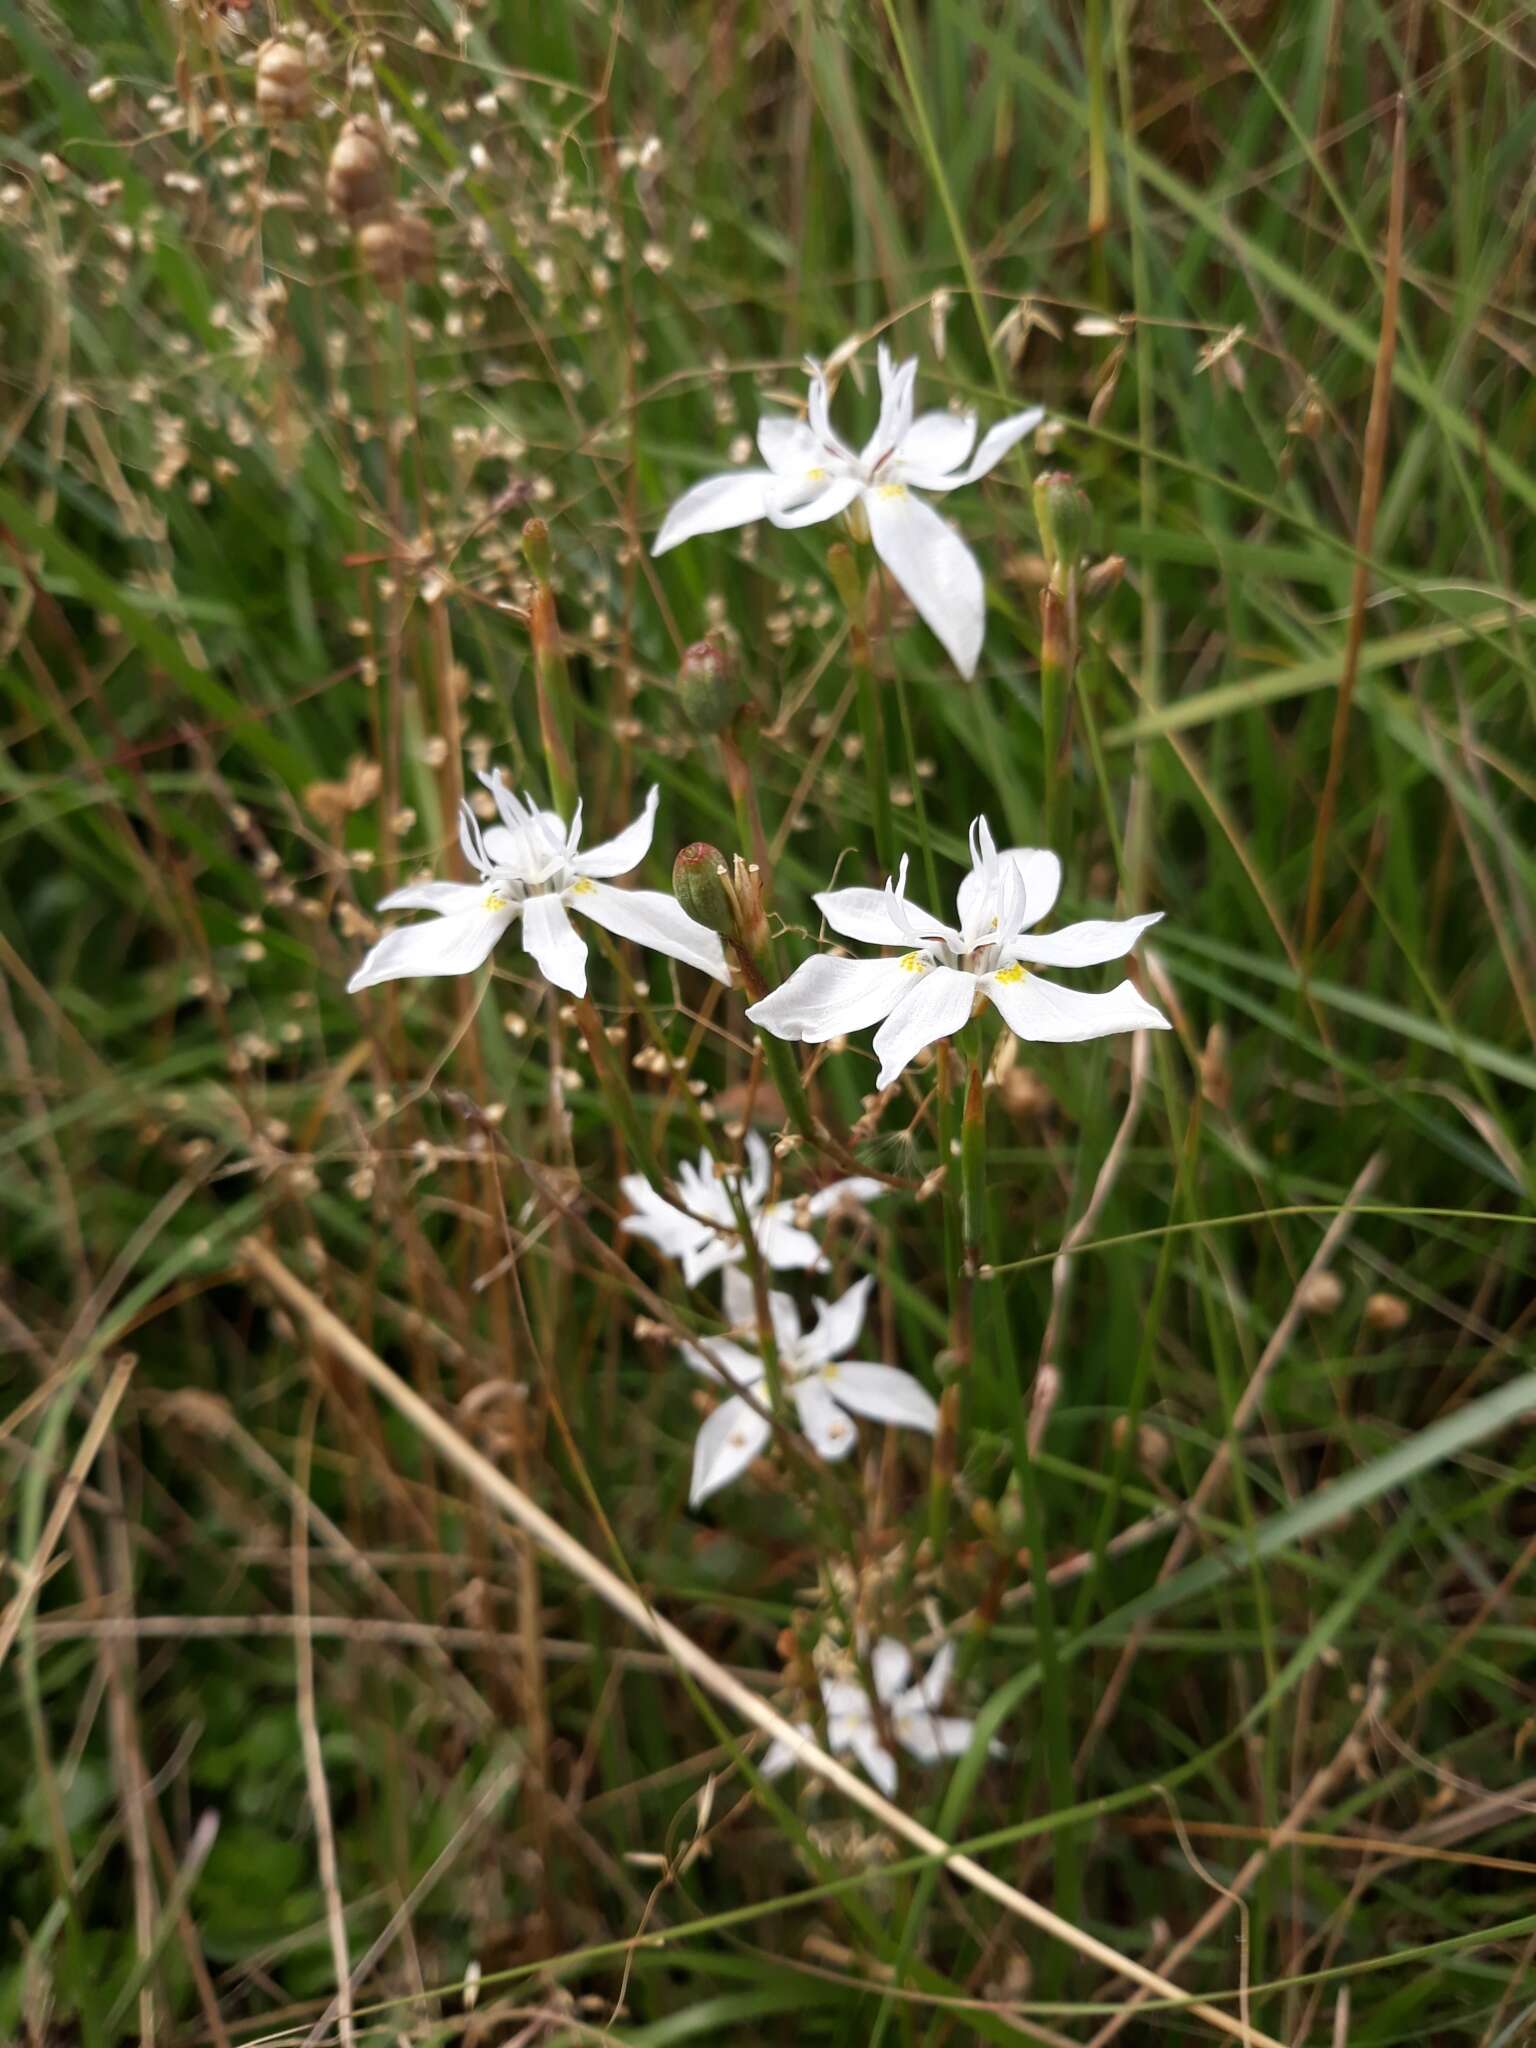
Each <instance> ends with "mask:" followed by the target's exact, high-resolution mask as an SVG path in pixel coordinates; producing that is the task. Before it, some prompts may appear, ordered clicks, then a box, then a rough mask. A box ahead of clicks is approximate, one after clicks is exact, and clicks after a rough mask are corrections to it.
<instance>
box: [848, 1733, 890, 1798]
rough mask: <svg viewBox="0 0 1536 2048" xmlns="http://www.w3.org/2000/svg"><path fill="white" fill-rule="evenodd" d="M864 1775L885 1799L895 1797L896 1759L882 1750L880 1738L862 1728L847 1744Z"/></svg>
mask: <svg viewBox="0 0 1536 2048" xmlns="http://www.w3.org/2000/svg"><path fill="white" fill-rule="evenodd" d="M848 1747H849V1748H850V1749H851V1750H852V1751H853V1753H854V1755H855V1756H856V1757H857V1758H858V1760H859V1762H860V1763H861V1764H862V1765H863V1766H864V1774H865V1776H866V1777H868V1778H869V1779H870V1780H871V1781H872V1782H873V1783H874V1784H876V1785H878V1786H879V1787H880V1790H881V1791H882V1792H883V1793H884V1794H885V1796H886V1798H887V1799H894V1798H895V1797H896V1759H895V1757H893V1756H892V1755H891V1752H890V1751H889V1750H888V1749H883V1748H882V1747H881V1744H880V1738H879V1737H878V1736H877V1735H876V1733H875V1731H874V1729H873V1728H870V1727H864V1728H861V1729H860V1730H858V1732H857V1733H856V1734H854V1735H853V1736H852V1737H851V1738H850V1739H849V1743H848Z"/></svg>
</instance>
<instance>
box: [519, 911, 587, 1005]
mask: <svg viewBox="0 0 1536 2048" xmlns="http://www.w3.org/2000/svg"><path fill="white" fill-rule="evenodd" d="M523 944H524V945H525V946H526V947H527V948H528V950H529V952H530V953H531V954H532V955H533V957H534V959H535V960H536V961H537V962H538V967H539V972H540V974H542V975H543V977H544V979H545V980H546V981H552V982H553V983H554V985H555V987H556V988H563V989H564V990H566V992H567V993H568V994H569V995H573V996H584V995H585V994H586V992H587V942H586V940H585V939H584V938H583V937H582V936H581V934H580V932H578V931H577V929H576V927H575V925H573V924H572V923H571V920H570V919H569V918H568V917H567V916H566V914H565V905H564V904H563V903H562V902H561V900H560V898H559V897H558V896H530V897H529V898H528V899H527V901H526V902H525V903H524V905H523Z"/></svg>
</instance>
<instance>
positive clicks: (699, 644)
mask: <svg viewBox="0 0 1536 2048" xmlns="http://www.w3.org/2000/svg"><path fill="white" fill-rule="evenodd" d="M677 695H678V701H679V703H680V704H681V705H682V707H683V716H684V717H685V718H686V719H687V721H688V723H689V724H690V725H691V726H692V727H693V729H694V731H695V732H698V733H716V732H724V731H725V729H726V727H727V726H728V725H729V724H730V722H731V720H732V719H733V718H734V717H735V716H736V714H737V712H738V711H739V710H740V709H741V707H742V705H743V704H744V703H745V701H746V692H745V691H744V690H743V689H742V686H741V671H740V669H739V667H738V665H737V661H736V657H735V655H734V654H733V653H732V652H731V651H730V649H729V648H727V647H722V646H721V645H720V643H719V642H718V641H715V640H696V641H695V642H694V644H693V645H692V646H691V647H690V648H688V649H686V650H685V652H684V654H683V659H682V662H681V663H680V665H679V667H678V671H677Z"/></svg>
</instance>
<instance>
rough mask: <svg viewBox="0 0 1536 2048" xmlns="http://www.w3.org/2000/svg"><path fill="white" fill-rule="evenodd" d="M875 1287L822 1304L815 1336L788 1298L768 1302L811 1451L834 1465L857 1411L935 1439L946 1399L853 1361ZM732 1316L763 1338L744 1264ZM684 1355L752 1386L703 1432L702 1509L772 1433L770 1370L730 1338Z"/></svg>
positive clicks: (860, 1284)
mask: <svg viewBox="0 0 1536 2048" xmlns="http://www.w3.org/2000/svg"><path fill="white" fill-rule="evenodd" d="M874 1284H875V1283H874V1281H873V1280H872V1279H870V1278H868V1277H866V1278H865V1279H863V1280H857V1281H855V1282H854V1284H853V1286H852V1287H850V1288H849V1290H848V1292H847V1293H846V1294H845V1295H843V1296H842V1297H841V1299H840V1300H838V1301H833V1302H827V1301H818V1302H817V1303H816V1324H815V1327H814V1328H813V1329H810V1330H807V1329H806V1328H805V1327H804V1325H803V1324H802V1323H801V1320H800V1311H799V1310H798V1309H797V1308H796V1307H795V1304H794V1303H793V1301H791V1300H790V1298H789V1296H788V1295H787V1294H770V1295H769V1297H768V1310H769V1314H770V1316H771V1318H772V1322H773V1341H774V1346H775V1348H776V1350H777V1352H778V1360H779V1374H780V1378H781V1380H782V1383H783V1385H784V1387H785V1389H786V1391H787V1392H788V1394H789V1396H790V1398H791V1399H792V1400H793V1402H794V1404H795V1411H796V1413H797V1415H798V1416H799V1418H800V1427H801V1428H802V1429H803V1430H804V1432H805V1434H806V1437H807V1439H808V1440H809V1442H810V1446H811V1449H812V1450H813V1451H815V1452H816V1454H817V1456H818V1457H821V1458H825V1459H827V1461H828V1462H829V1463H831V1462H834V1461H835V1460H837V1459H838V1458H846V1457H847V1455H848V1453H849V1452H850V1451H851V1450H852V1449H853V1446H854V1442H855V1439H856V1432H855V1430H854V1427H853V1424H852V1423H851V1422H850V1421H849V1420H848V1417H849V1416H850V1415H863V1416H867V1417H868V1419H869V1420H870V1421H871V1422H889V1423H893V1424H894V1425H895V1426H896V1427H897V1428H899V1429H923V1430H926V1431H927V1432H928V1434H929V1435H930V1436H932V1434H933V1432H934V1429H935V1428H936V1427H937V1424H938V1420H939V1410H938V1405H937V1403H936V1402H935V1401H934V1399H933V1396H932V1395H931V1394H930V1393H929V1392H928V1390H927V1389H926V1387H922V1386H920V1385H919V1384H918V1382H917V1381H916V1380H915V1379H913V1377H912V1375H911V1373H909V1372H902V1371H901V1370H900V1368H899V1367H897V1366H894V1365H874V1364H871V1363H868V1362H866V1361H865V1360H863V1359H850V1358H847V1357H846V1356H845V1354H846V1353H847V1352H848V1351H850V1350H851V1349H852V1348H853V1346H854V1344H855V1343H856V1342H857V1341H858V1335H859V1332H860V1330H862V1329H863V1327H864V1314H865V1310H866V1308H867V1307H868V1304H869V1294H870V1289H871V1288H872V1287H873V1286H874ZM725 1314H726V1318H727V1320H728V1321H729V1322H730V1323H731V1325H732V1327H733V1328H735V1329H738V1330H741V1331H742V1332H743V1333H745V1334H746V1335H748V1336H749V1337H755V1336H756V1335H757V1307H756V1303H755V1301H754V1299H753V1294H752V1283H751V1282H750V1281H749V1280H748V1279H747V1277H746V1275H745V1274H744V1273H742V1272H740V1271H739V1270H737V1269H735V1268H732V1269H731V1270H730V1271H728V1272H727V1273H726V1276H725ZM678 1349H679V1350H680V1351H681V1352H682V1354H683V1356H684V1357H685V1358H686V1359H687V1361H688V1363H689V1364H690V1365H691V1366H693V1367H694V1368H695V1370H696V1371H698V1372H702V1373H706V1374H708V1376H709V1377H710V1378H711V1379H713V1380H724V1381H725V1382H726V1383H727V1385H729V1386H733V1387H740V1388H745V1389H746V1391H747V1392H748V1393H750V1394H751V1395H752V1396H753V1400H752V1401H746V1400H743V1399H742V1397H741V1395H740V1394H739V1393H736V1394H733V1395H732V1396H731V1398H730V1399H729V1400H728V1401H722V1402H721V1403H720V1406H719V1407H718V1408H717V1409H716V1410H715V1412H714V1414H713V1415H711V1416H710V1417H709V1419H708V1420H707V1421H706V1422H705V1424H704V1426H703V1428H702V1429H701V1430H700V1431H699V1435H698V1440H697V1442H696V1443H695V1444H694V1447H693V1483H692V1485H691V1487H690V1488H689V1493H688V1505H689V1506H690V1507H695V1508H696V1507H697V1506H698V1505H699V1503H700V1502H701V1501H704V1500H707V1499H708V1498H709V1496H710V1495H711V1494H712V1493H718V1492H719V1491H720V1489H721V1487H722V1486H729V1485H730V1483H731V1481H732V1480H733V1479H739V1478H740V1476H741V1474H742V1473H743V1472H745V1471H746V1469H747V1467H748V1466H749V1465H750V1464H751V1463H752V1460H753V1459H754V1458H755V1457H757V1456H758V1454H759V1453H760V1452H761V1451H762V1450H763V1449H764V1447H765V1446H766V1444H767V1442H768V1438H769V1436H770V1434H771V1430H770V1427H769V1423H768V1418H767V1414H766V1412H765V1410H766V1407H767V1400H768V1394H767V1388H766V1386H765V1385H764V1380H765V1378H766V1376H767V1367H766V1366H765V1365H764V1364H763V1361H762V1359H761V1358H760V1357H759V1355H758V1353H757V1352H756V1351H752V1350H748V1349H747V1348H746V1346H744V1345H742V1344H738V1343H737V1342H736V1341H735V1340H734V1339H733V1338H730V1337H712V1338H710V1339H708V1340H707V1344H706V1345H705V1346H703V1347H701V1346H700V1345H697V1344H680V1345H679V1346H678ZM754 1403H755V1405H754Z"/></svg>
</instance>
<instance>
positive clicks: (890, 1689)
mask: <svg viewBox="0 0 1536 2048" xmlns="http://www.w3.org/2000/svg"><path fill="white" fill-rule="evenodd" d="M869 1671H870V1676H871V1677H872V1678H873V1679H874V1681H875V1693H876V1695H877V1697H878V1698H880V1699H882V1700H886V1701H889V1700H893V1699H895V1697H896V1695H897V1694H898V1693H899V1692H901V1691H903V1690H904V1688H905V1686H906V1683H907V1680H908V1679H909V1678H910V1677H911V1675H912V1652H911V1651H910V1650H909V1649H908V1648H907V1646H906V1644H905V1643H898V1642H897V1640H896V1638H895V1637H894V1636H882V1637H881V1638H880V1640H879V1642H878V1643H876V1645H875V1647H874V1649H873V1650H872V1651H871V1652H870V1658H869Z"/></svg>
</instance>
